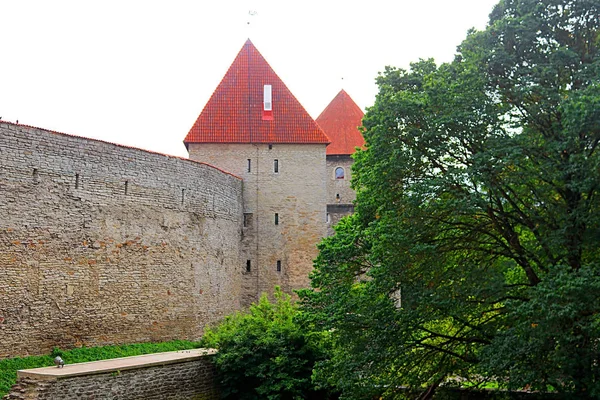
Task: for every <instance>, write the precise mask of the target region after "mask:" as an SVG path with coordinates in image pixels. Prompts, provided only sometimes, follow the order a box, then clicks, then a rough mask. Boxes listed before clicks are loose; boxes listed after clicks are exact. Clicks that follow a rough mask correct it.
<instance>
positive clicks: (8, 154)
mask: <svg viewBox="0 0 600 400" xmlns="http://www.w3.org/2000/svg"><path fill="white" fill-rule="evenodd" d="M242 213H243V211H242V181H241V179H240V178H238V177H236V176H233V175H231V174H229V173H226V172H224V171H221V170H219V169H217V168H215V167H212V166H210V165H206V164H203V163H199V162H194V161H190V160H186V159H180V158H176V157H170V156H165V155H162V154H157V153H152V152H148V151H143V150H140V149H134V148H129V147H125V146H119V145H115V144H111V143H106V142H102V141H97V140H91V139H85V138H81V137H76V136H70V135H65V134H59V133H55V132H50V131H46V130H42V129H38V128H32V127H26V126H22V125H15V124H11V123H4V122H2V123H0V215H1V218H0V357H8V356H23V355H28V354H40V353H45V352H48V351H49V350H50V349H51V348H52V347H54V346H60V347H73V346H82V345H86V346H96V345H106V344H114V343H126V342H144V341H162V340H169V339H175V338H177V339H183V338H188V339H194V338H198V337H199V336H200V335H201V333H202V330H203V328H204V326H205V325H206V324H207V323H210V322H212V321H215V320H217V319H220V318H221V317H222V316H224V315H226V314H229V313H231V312H232V311H234V310H236V309H238V308H239V307H240V297H241V296H240V290H241V279H242V278H241V277H242V271H241V268H240V262H239V254H240V249H239V246H240V244H239V238H240V234H241V229H242V215H243V214H242Z"/></svg>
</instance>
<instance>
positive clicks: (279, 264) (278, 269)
mask: <svg viewBox="0 0 600 400" xmlns="http://www.w3.org/2000/svg"><path fill="white" fill-rule="evenodd" d="M277 272H281V260H277Z"/></svg>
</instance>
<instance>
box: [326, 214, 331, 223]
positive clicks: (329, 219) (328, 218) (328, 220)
mask: <svg viewBox="0 0 600 400" xmlns="http://www.w3.org/2000/svg"><path fill="white" fill-rule="evenodd" d="M325 221H326V222H327V223H330V222H331V215H329V213H327V217H326V218H325Z"/></svg>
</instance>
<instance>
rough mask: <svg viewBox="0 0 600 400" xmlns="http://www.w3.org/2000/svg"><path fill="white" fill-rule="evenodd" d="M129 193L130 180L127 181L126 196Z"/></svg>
mask: <svg viewBox="0 0 600 400" xmlns="http://www.w3.org/2000/svg"><path fill="white" fill-rule="evenodd" d="M128 194H129V181H125V196H127V195H128Z"/></svg>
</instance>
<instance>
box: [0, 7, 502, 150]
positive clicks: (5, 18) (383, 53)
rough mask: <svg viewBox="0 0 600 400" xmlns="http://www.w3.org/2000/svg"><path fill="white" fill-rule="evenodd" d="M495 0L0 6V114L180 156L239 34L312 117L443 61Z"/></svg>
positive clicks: (366, 100) (367, 99) (366, 101)
mask: <svg viewBox="0 0 600 400" xmlns="http://www.w3.org/2000/svg"><path fill="white" fill-rule="evenodd" d="M496 3H497V0H370V1H359V0H319V1H317V0H303V1H286V0H224V1H218V0H213V1H199V0H196V1H177V0H172V1H168V2H167V1H162V2H159V1H141V0H139V1H137V0H118V1H117V0H103V1H96V2H92V1H81V0H72V1H64V0H53V1H48V0H38V1H30V0H0V80H1V82H0V116H1V117H2V119H3V120H8V121H12V122H14V121H15V120H17V119H18V120H19V122H20V123H22V124H27V125H33V126H38V127H41V128H46V129H51V130H55V131H59V132H65V133H70V134H75V135H80V136H85V137H90V138H96V139H102V140H106V141H110V142H114V143H120V144H125V145H129V146H135V147H140V148H144V149H148V150H153V151H158V152H162V153H168V154H173V155H180V156H187V152H186V151H185V147H184V146H183V144H182V141H183V138H184V137H185V135H186V134H187V132H188V130H189V129H190V127H191V126H192V124H193V123H194V121H195V120H196V118H197V116H198V114H199V113H200V112H201V111H202V108H203V107H204V105H205V103H206V102H207V100H208V98H209V97H210V95H211V94H212V92H213V91H214V89H215V88H216V86H217V85H218V83H219V82H220V80H221V78H222V77H223V75H224V74H225V72H226V71H227V68H228V67H229V65H230V64H231V62H232V61H233V59H234V58H235V56H236V55H237V53H238V52H239V50H240V49H241V48H242V46H243V44H244V42H245V41H246V39H247V38H250V39H251V40H252V42H253V43H254V44H255V46H256V47H257V48H258V50H259V51H260V52H261V53H262V55H263V56H264V57H265V58H266V59H267V61H268V62H269V64H270V65H271V67H273V69H274V70H275V72H276V73H277V74H278V75H279V77H280V78H281V79H282V80H283V81H284V82H285V83H286V85H287V86H288V88H289V89H290V90H291V91H292V93H293V94H294V95H295V96H296V98H297V99H298V100H299V101H300V103H302V105H303V106H304V107H305V108H306V110H307V111H308V112H309V114H310V115H311V116H312V117H313V118H317V116H318V115H319V113H320V112H321V111H322V110H323V109H324V108H325V106H327V104H328V103H329V102H330V101H331V100H332V99H333V97H334V96H335V95H336V94H337V93H338V91H339V90H340V89H342V88H344V89H345V90H346V91H347V92H348V93H349V94H350V96H351V97H352V98H353V99H354V100H355V101H356V102H357V104H358V105H359V106H360V107H361V108H363V109H364V108H365V107H369V106H371V105H372V104H373V102H374V100H375V94H376V93H377V88H376V86H375V83H374V79H375V77H376V76H377V73H378V72H379V71H382V70H383V69H384V67H385V66H386V65H393V66H397V67H402V68H407V67H408V65H409V63H410V62H412V61H416V60H418V59H419V58H429V57H433V58H435V60H436V61H437V62H444V61H450V60H451V59H452V57H453V55H454V53H455V49H456V46H457V45H458V44H460V42H461V41H462V40H463V39H464V37H465V35H466V32H467V30H468V29H469V28H471V27H475V28H477V29H483V28H484V27H485V24H486V22H487V16H488V14H489V13H490V11H491V10H492V7H493V5H494V4H496ZM250 11H255V12H256V15H254V16H250V15H249V12H250ZM248 22H250V24H248Z"/></svg>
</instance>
